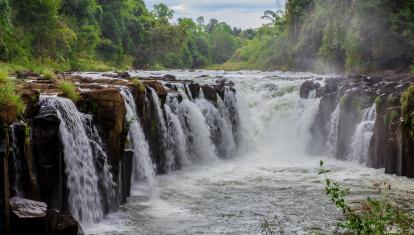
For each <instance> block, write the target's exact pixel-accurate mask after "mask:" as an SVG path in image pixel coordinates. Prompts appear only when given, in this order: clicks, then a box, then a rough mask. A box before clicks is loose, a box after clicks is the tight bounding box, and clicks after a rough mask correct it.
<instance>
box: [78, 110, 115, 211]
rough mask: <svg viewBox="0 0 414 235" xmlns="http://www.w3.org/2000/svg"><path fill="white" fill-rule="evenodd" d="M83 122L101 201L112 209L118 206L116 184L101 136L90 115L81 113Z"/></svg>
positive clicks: (108, 208)
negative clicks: (94, 164)
mask: <svg viewBox="0 0 414 235" xmlns="http://www.w3.org/2000/svg"><path fill="white" fill-rule="evenodd" d="M82 116H83V123H84V126H85V128H86V133H87V135H88V137H89V140H90V144H91V146H92V153H93V156H94V158H95V159H96V161H95V162H96V165H97V170H98V172H99V179H98V180H99V188H101V189H102V190H101V197H102V199H103V200H102V202H103V203H104V205H105V206H106V208H107V210H108V211H112V210H114V209H116V208H117V207H118V203H119V201H118V199H117V194H116V191H115V188H116V184H115V182H114V180H113V177H112V173H111V170H110V167H109V164H108V157H107V155H106V152H105V150H104V149H103V147H102V146H103V143H102V140H101V137H100V136H99V134H98V130H97V129H96V127H95V126H94V125H93V122H92V120H93V118H92V115H87V114H83V115H82Z"/></svg>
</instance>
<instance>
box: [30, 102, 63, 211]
mask: <svg viewBox="0 0 414 235" xmlns="http://www.w3.org/2000/svg"><path fill="white" fill-rule="evenodd" d="M32 123H33V124H32V145H33V146H32V151H33V159H34V162H35V168H36V175H37V182H38V185H39V191H40V199H41V201H44V202H46V203H47V204H48V205H49V208H50V209H58V210H62V208H63V207H64V205H63V201H64V197H66V195H67V189H66V188H65V186H64V182H65V173H64V169H65V167H64V160H63V145H62V143H61V141H60V130H59V126H60V119H59V117H58V115H57V112H56V110H55V109H54V108H52V107H42V108H41V109H40V112H39V114H38V115H37V116H36V117H34V118H33V122H32Z"/></svg>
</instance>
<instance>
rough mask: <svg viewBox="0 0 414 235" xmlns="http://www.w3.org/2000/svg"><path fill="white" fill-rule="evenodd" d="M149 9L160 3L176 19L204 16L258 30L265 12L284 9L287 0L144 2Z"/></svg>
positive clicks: (172, 0)
mask: <svg viewBox="0 0 414 235" xmlns="http://www.w3.org/2000/svg"><path fill="white" fill-rule="evenodd" d="M144 1H145V3H146V4H147V7H148V8H149V9H152V6H153V5H154V4H158V3H160V2H162V3H164V4H166V5H168V6H169V7H170V8H172V9H173V10H174V11H175V19H177V18H179V17H188V18H193V19H196V18H197V17H198V16H204V17H205V18H206V21H207V20H208V19H210V18H216V19H218V20H219V21H224V22H226V23H228V24H229V25H231V26H236V27H241V28H243V29H246V28H256V27H259V26H260V25H262V24H263V23H265V21H264V20H262V19H261V18H260V17H261V16H262V15H263V12H264V11H265V10H268V9H270V10H277V8H278V7H279V8H280V7H283V5H284V2H285V0H144Z"/></svg>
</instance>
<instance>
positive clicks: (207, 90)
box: [201, 85, 217, 103]
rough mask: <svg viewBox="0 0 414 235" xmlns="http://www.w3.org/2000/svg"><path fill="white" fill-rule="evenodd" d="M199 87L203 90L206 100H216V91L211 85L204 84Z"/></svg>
mask: <svg viewBox="0 0 414 235" xmlns="http://www.w3.org/2000/svg"><path fill="white" fill-rule="evenodd" d="M201 89H202V90H203V94H204V98H205V99H206V100H210V101H212V102H214V103H216V102H217V93H216V90H215V89H214V88H213V87H212V86H209V85H204V86H201Z"/></svg>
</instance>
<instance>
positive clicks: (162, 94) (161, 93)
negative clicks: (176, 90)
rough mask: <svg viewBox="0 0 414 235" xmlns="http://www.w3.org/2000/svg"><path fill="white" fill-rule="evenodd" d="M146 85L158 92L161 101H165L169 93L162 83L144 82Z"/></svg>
mask: <svg viewBox="0 0 414 235" xmlns="http://www.w3.org/2000/svg"><path fill="white" fill-rule="evenodd" d="M143 83H144V85H147V86H150V87H151V88H152V89H154V90H155V92H157V94H158V96H159V97H160V98H161V99H164V100H165V97H166V96H167V94H168V91H167V90H166V89H165V87H164V86H163V85H162V83H160V82H159V81H143Z"/></svg>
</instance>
